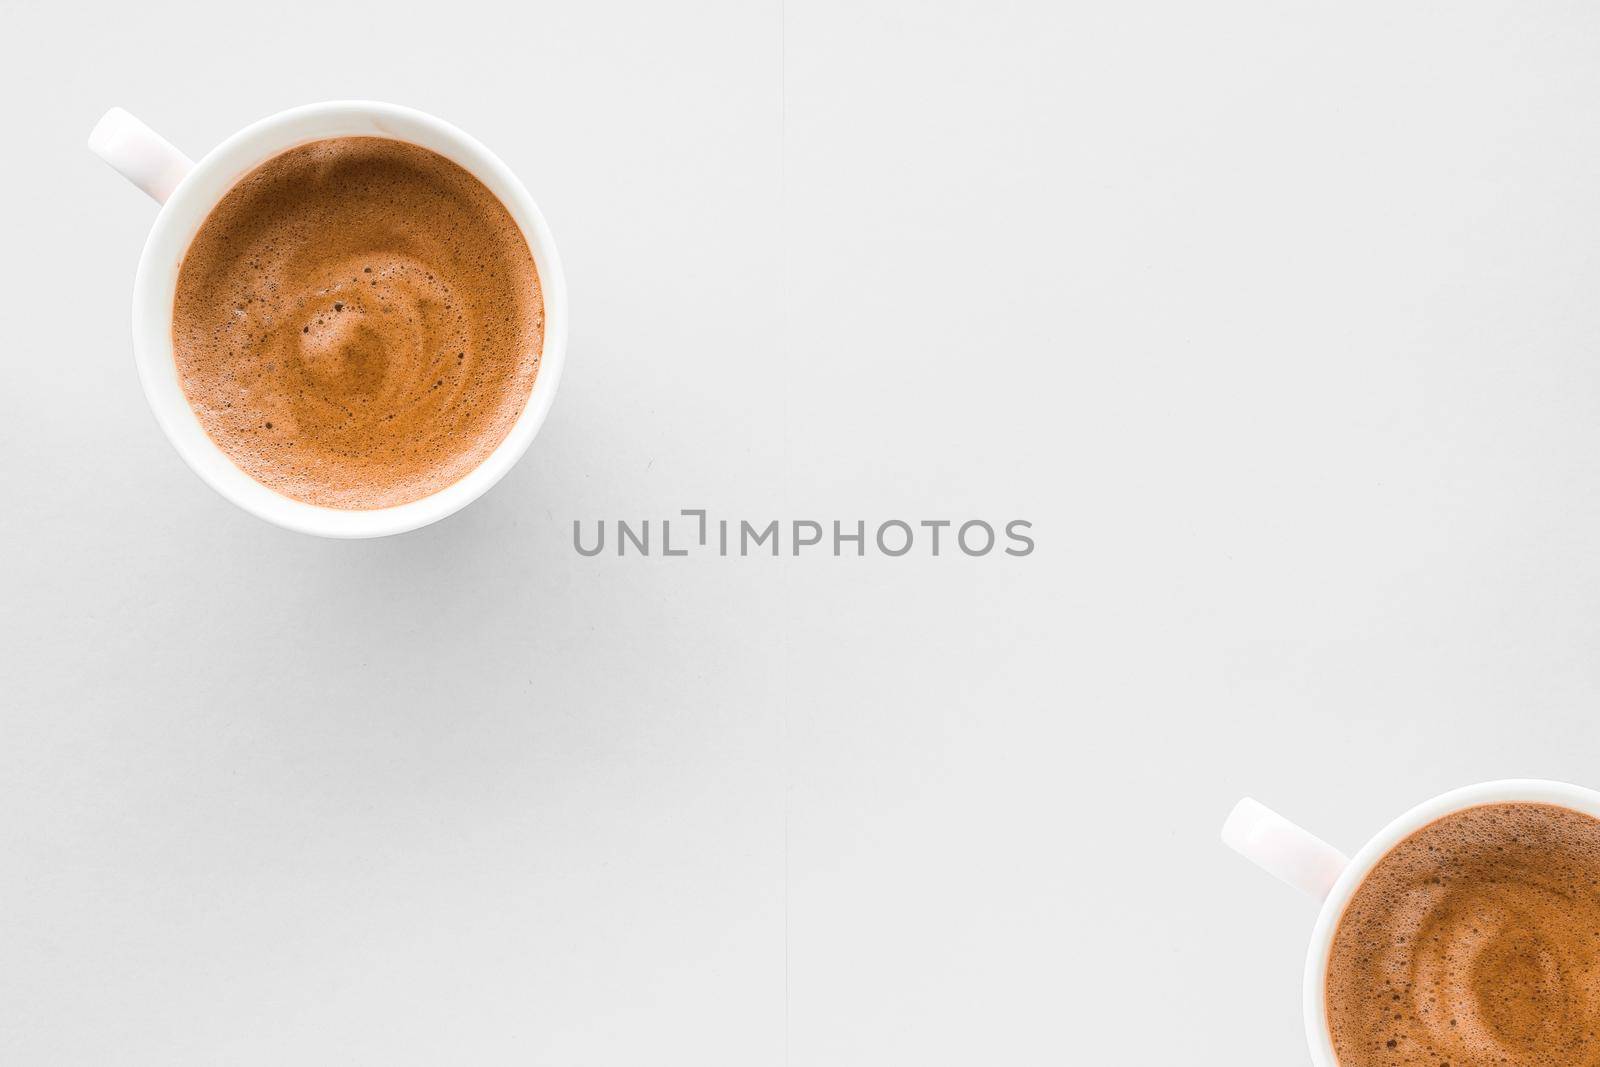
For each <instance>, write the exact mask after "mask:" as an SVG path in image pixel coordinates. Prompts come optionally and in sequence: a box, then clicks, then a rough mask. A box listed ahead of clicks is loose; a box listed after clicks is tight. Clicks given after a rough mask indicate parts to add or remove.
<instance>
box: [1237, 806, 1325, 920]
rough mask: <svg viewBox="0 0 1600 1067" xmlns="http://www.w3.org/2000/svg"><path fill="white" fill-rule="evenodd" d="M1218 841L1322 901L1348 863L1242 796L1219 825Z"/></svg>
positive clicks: (1286, 820) (1275, 813)
mask: <svg viewBox="0 0 1600 1067" xmlns="http://www.w3.org/2000/svg"><path fill="white" fill-rule="evenodd" d="M1222 841H1223V843H1224V844H1226V845H1227V846H1228V847H1229V848H1231V849H1233V850H1234V851H1235V852H1238V853H1239V854H1240V855H1241V856H1243V857H1244V858H1245V859H1248V860H1251V861H1253V862H1254V863H1255V865H1256V866H1257V867H1260V868H1261V869H1262V870H1264V871H1266V872H1267V873H1268V874H1271V875H1275V876H1276V877H1278V878H1280V879H1282V880H1283V881H1285V882H1287V883H1289V884H1290V885H1292V886H1294V887H1295V888H1296V889H1299V890H1301V891H1302V892H1305V893H1309V894H1310V895H1311V896H1313V897H1315V898H1316V899H1317V900H1318V901H1322V900H1326V899H1327V897H1328V893H1329V892H1330V891H1332V889H1333V884H1334V883H1335V882H1337V881H1338V880H1339V875H1340V874H1342V873H1344V869H1345V868H1346V867H1347V866H1349V864H1350V861H1349V859H1347V858H1346V857H1345V855H1344V853H1342V852H1340V851H1339V850H1338V849H1336V848H1334V847H1333V846H1332V845H1330V844H1328V843H1327V842H1326V841H1324V840H1322V839H1321V838H1320V837H1317V836H1315V835H1314V834H1311V833H1308V832H1306V831H1305V830H1302V829H1300V827H1298V826H1296V825H1295V824H1294V823H1292V822H1290V821H1289V820H1288V819H1285V818H1284V817H1283V816H1282V815H1279V814H1278V813H1277V812H1275V811H1273V810H1272V809H1271V808H1269V807H1267V806H1266V805H1264V804H1260V803H1258V802H1256V801H1254V800H1252V799H1250V798H1249V797H1245V798H1244V799H1243V800H1241V801H1239V803H1237V804H1235V805H1234V806H1233V811H1232V812H1231V813H1230V814H1229V815H1228V821H1227V822H1225V823H1223V824H1222Z"/></svg>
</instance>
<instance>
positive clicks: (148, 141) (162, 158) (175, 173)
mask: <svg viewBox="0 0 1600 1067" xmlns="http://www.w3.org/2000/svg"><path fill="white" fill-rule="evenodd" d="M89 151H91V152H93V153H94V154H95V155H97V156H99V157H100V158H101V159H103V160H105V161H106V162H107V163H109V164H111V165H112V166H113V167H115V168H116V170H117V172H118V173H119V174H121V175H122V176H123V177H124V178H126V179H128V180H129V181H130V182H132V183H133V184H135V185H137V186H138V187H139V188H141V189H143V190H144V191H145V192H146V193H149V194H150V196H151V197H153V198H154V199H155V201H156V203H158V204H165V203H166V202H167V197H169V196H171V195H172V190H174V189H176V188H177V187H178V183H179V182H181V181H183V179H184V176H185V175H186V174H188V173H189V172H190V171H191V170H193V169H194V161H193V160H191V159H190V158H189V157H188V156H186V155H184V154H183V153H182V152H180V151H178V150H177V149H176V148H174V147H172V143H171V142H170V141H168V140H167V139H166V138H165V137H163V136H161V135H160V134H159V133H157V132H156V131H154V130H152V129H151V128H150V127H148V126H146V125H145V124H144V123H142V122H140V121H139V120H138V119H136V118H134V117H133V116H132V115H130V114H128V113H127V112H126V111H124V110H122V109H121V108H120V107H114V108H112V109H111V110H110V111H107V112H106V113H105V114H104V115H103V116H102V117H101V119H100V121H99V122H97V123H95V127H94V130H93V131H92V132H91V133H90V134H89Z"/></svg>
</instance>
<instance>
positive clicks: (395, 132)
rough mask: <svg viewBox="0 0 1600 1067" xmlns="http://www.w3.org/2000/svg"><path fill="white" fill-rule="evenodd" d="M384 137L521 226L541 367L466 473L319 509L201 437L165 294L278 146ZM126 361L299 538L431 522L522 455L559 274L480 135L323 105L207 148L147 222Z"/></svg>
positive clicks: (531, 430)
mask: <svg viewBox="0 0 1600 1067" xmlns="http://www.w3.org/2000/svg"><path fill="white" fill-rule="evenodd" d="M362 135H366V136H380V137H390V138H393V139H396V140H402V141H407V142H410V143H412V144H418V145H421V146H422V147H424V148H428V149H431V150H432V151H435V152H439V153H440V154H441V155H444V156H446V157H447V158H449V159H451V160H453V161H454V162H456V163H458V164H460V165H461V166H462V167H464V168H466V169H467V170H468V171H469V172H471V173H472V174H473V175H474V176H475V177H477V178H478V179H479V180H480V181H482V182H483V183H484V184H485V185H486V186H488V188H489V190H490V191H491V192H493V193H494V194H495V196H496V197H498V198H499V199H500V201H501V203H503V204H504V205H505V207H506V209H507V210H508V211H509V212H510V213H511V215H512V217H513V218H514V219H515V220H516V222H517V224H518V226H519V227H521V229H522V233H523V236H524V237H525V238H526V240H527V242H528V247H529V250H530V251H531V252H532V254H533V258H534V265H535V266H536V267H537V268H538V271H539V280H540V287H541V289H542V291H543V296H544V310H545V332H544V346H543V350H542V352H541V355H540V365H539V373H538V375H537V377H536V378H535V379H534V384H533V389H532V391H531V392H530V394H529V396H528V400H527V403H526V404H524V405H523V409H522V412H521V414H519V415H518V417H517V420H516V421H515V422H514V423H513V424H512V427H511V429H510V431H509V432H508V433H507V434H506V437H505V439H504V440H503V441H501V442H500V444H499V445H498V446H497V447H496V448H495V449H494V451H493V452H491V453H490V454H489V456H488V457H486V458H485V459H484V460H483V462H482V463H480V464H479V465H478V466H477V467H475V468H474V469H473V470H472V471H470V472H468V474H467V475H466V476H464V477H463V478H461V479H460V480H459V481H457V482H455V483H453V484H452V485H449V486H446V487H445V488H444V489H441V490H439V491H438V492H436V493H433V494H431V495H429V496H426V497H423V498H422V499H420V500H415V501H411V502H410V503H406V504H399V505H396V506H393V507H387V508H376V509H370V510H362V511H356V510H343V509H337V508H325V507H320V506H317V505H315V504H308V503H306V502H304V501H299V500H294V499H291V498H289V497H286V496H283V495H282V494H280V493H277V492H275V491H273V490H271V489H269V488H267V487H266V486H265V485H263V484H261V483H260V482H257V481H256V480H255V479H253V478H251V477H250V476H249V475H248V474H246V473H245V472H244V471H242V470H240V469H239V468H238V467H237V466H235V465H234V464H233V462H232V461H231V460H230V459H228V457H227V455H226V454H225V453H224V452H223V451H222V450H221V449H220V448H218V447H217V445H216V443H215V442H214V441H212V440H211V438H210V437H209V436H208V435H207V434H206V433H205V431H204V429H203V428H202V427H201V425H200V421H199V419H198V417H197V416H196V415H195V413H194V410H193V408H191V407H190V405H189V403H188V399H187V397H185V396H184V394H183V391H182V388H181V386H179V385H178V382H177V367H176V362H175V360H174V357H173V350H172V300H173V296H174V294H175V292H176V288H177V273H178V268H179V266H180V265H181V263H182V261H183V256H184V254H185V253H186V252H187V250H188V246H189V242H190V240H192V238H193V236H194V234H195V232H196V231H197V230H198V229H199V227H200V225H201V223H202V222H204V220H205V217H206V216H207V215H208V214H209V213H210V211H211V209H212V208H213V207H214V206H215V205H216V203H217V201H218V200H220V199H221V198H222V196H223V195H225V194H226V192H227V191H228V189H231V188H232V187H233V185H234V183H235V182H237V181H238V179H239V178H241V177H243V176H244V175H245V174H246V173H248V172H249V171H250V170H252V169H254V168H255V167H256V166H259V165H260V164H261V163H263V162H265V161H266V160H268V159H270V158H271V157H272V156H274V155H277V154H278V153H280V152H283V151H286V150H288V149H290V148H293V147H295V146H296V145H299V144H304V143H307V142H309V141H315V140H321V139H323V138H326V137H338V136H362ZM133 338H134V358H135V362H136V364H137V366H138V371H139V381H140V383H141V385H142V386H143V388H144V393H145V398H146V400H147V401H148V402H149V404H150V408H151V410H152V411H153V412H154V413H155V416H156V421H157V422H158V423H159V424H160V425H161V428H162V431H163V432H164V433H165V434H166V435H167V439H168V440H169V441H171V442H172V445H173V447H174V448H176V449H177V451H178V454H179V455H180V456H182V457H183V460H184V462H185V463H187V464H188V465H189V467H190V469H192V470H193V471H194V472H195V473H196V474H198V475H199V476H200V478H201V479H202V480H203V481H204V482H205V483H206V484H207V485H209V486H211V488H212V489H214V490H216V491H217V492H218V493H219V494H221V495H222V496H223V497H224V498H225V499H227V500H229V501H231V502H233V503H234V504H237V505H238V506H239V507H241V508H243V509H244V510H246V511H248V512H250V513H251V514H254V515H257V516H259V517H260V518H263V519H265V520H267V521H268V522H271V523H274V524H275V525H278V526H281V527H284V528H285V529H290V530H295V531H298V532H301V533H309V534H316V535H319V536H323V537H335V538H363V537H382V536H386V535H389V534H397V533H404V532H406V531H408V530H414V529H417V528H418V527H421V526H426V525H428V524H429V523H433V522H437V521H438V520H440V519H442V518H445V517H446V516H448V515H451V514H453V513H455V512H456V511H459V510H460V509H461V508H463V507H465V506H466V505H467V504H469V503H471V502H472V501H473V500H476V499H477V498H478V497H480V496H482V495H483V494H484V493H485V492H487V491H488V490H489V489H490V488H491V487H492V486H493V485H494V484H495V483H496V482H498V481H499V480H500V479H501V478H502V477H504V476H505V474H506V472H507V471H509V470H510V469H511V467H512V466H514V465H515V464H516V462H517V460H518V459H520V458H522V456H523V454H524V453H525V452H527V450H528V446H529V445H530V444H532V442H533V438H534V436H535V435H536V434H537V433H538V431H539V427H540V426H541V425H543V423H544V420H545V417H546V415H547V414H548V413H549V410H550V405H551V403H552V402H553V401H554V399H555V393H556V387H557V386H558V385H559V384H560V380H561V371H562V366H563V363H564V362H565V355H566V338H567V290H566V276H565V273H564V272H563V270H562V267H561V259H560V256H559V254H558V253H557V251H556V245H555V240H554V238H553V237H552V235H551V233H550V229H549V226H548V225H547V224H546V222H545V220H544V216H543V214H542V213H541V212H540V211H539V207H538V205H537V204H536V203H535V202H534V199H533V197H532V196H531V195H530V194H529V193H528V191H527V189H526V187H524V186H523V184H522V182H521V181H520V180H519V179H518V178H517V177H516V175H515V174H513V173H512V171H511V169H510V168H509V167H507V166H506V165H505V164H504V163H503V162H501V161H500V159H499V157H497V156H495V155H494V154H493V153H492V152H490V151H489V150H488V149H487V148H485V147H484V146H483V145H482V144H481V143H479V142H478V141H477V140H475V139H474V138H472V137H471V136H469V135H468V134H466V133H464V132H463V131H461V130H460V129H458V128H456V127H455V126H452V125H451V124H449V123H447V122H445V121H444V120H442V119H439V118H435V117H434V116H432V115H429V114H427V113H425V112H421V111H417V110H415V109H413V108H408V107H402V106H400V105H398V104H389V103H383V102H380V101H372V100H331V101H325V102H323V103H316V104H307V105H304V106H301V107H295V108H290V109H288V110H286V111H280V112H278V113H277V114H275V115H270V116H268V117H267V118H264V119H261V120H259V121H257V122H255V123H252V124H251V125H249V126H246V127H245V128H243V129H242V130H240V131H239V132H238V133H235V134H234V135H233V136H231V137H229V138H227V139H226V140H225V141H223V142H222V143H221V144H219V145H217V146H216V147H215V148H213V149H212V150H211V151H210V152H208V153H206V154H205V155H204V156H203V157H202V158H201V159H200V160H199V161H198V162H197V163H196V164H195V165H194V168H193V169H192V170H190V171H189V173H188V174H187V175H186V176H185V177H184V178H183V180H182V181H181V182H180V183H179V184H178V185H177V187H176V188H175V189H174V190H173V192H172V195H171V196H170V197H168V198H167V201H166V203H165V204H164V205H163V206H162V209H161V211H160V213H159V214H158V215H157V216H156V220H155V222H154V224H153V225H152V226H151V228H150V235H149V237H148V238H147V239H146V241H145V246H144V252H143V253H142V255H141V256H140V258H139V269H138V274H137V276H136V278H135V280H134V290H133Z"/></svg>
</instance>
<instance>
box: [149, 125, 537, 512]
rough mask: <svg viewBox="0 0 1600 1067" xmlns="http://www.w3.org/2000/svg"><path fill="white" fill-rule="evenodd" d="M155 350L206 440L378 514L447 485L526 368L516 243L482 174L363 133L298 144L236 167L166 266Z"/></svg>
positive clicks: (515, 403) (528, 313) (291, 491)
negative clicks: (167, 360) (176, 265)
mask: <svg viewBox="0 0 1600 1067" xmlns="http://www.w3.org/2000/svg"><path fill="white" fill-rule="evenodd" d="M172 339H173V350H174V354H175V356H176V359H177V366H178V376H179V380H180V381H181V382H182V385H183V390H184V393H185V394H186V395H187V397H188V399H189V403H190V406H191V407H193V409H194V412H195V414H196V416H197V417H198V418H199V420H200V423H201V425H202V426H203V427H204V428H205V430H206V433H207V434H208V435H209V436H210V437H211V439H212V440H213V441H215V442H216V444H217V445H218V447H220V448H221V449H222V450H223V452H225V453H226V454H227V455H228V456H229V458H230V459H232V460H233V462H234V463H235V464H237V465H238V466H239V467H240V468H241V469H242V470H244V471H245V472H246V473H247V474H249V475H250V476H251V477H253V478H255V479H256V480H257V481H259V482H261V483H263V484H264V485H266V486H268V487H270V488H272V489H274V490H276V491H278V492H280V493H282V494H284V495H285V496H289V497H293V498H294V499H296V500H302V501H306V502H308V503H312V504H320V505H323V506H325V507H334V508H350V509H364V508H381V507H390V506H393V505H397V504H403V503H407V502H409V501H412V500H418V499H420V498H422V497H425V496H428V495H430V494H432V493H435V492H438V491H439V490H440V489H443V488H444V487H446V486H448V485H450V484H451V483H453V482H455V481H457V480H459V479H460V478H462V477H463V476H465V475H466V474H467V473H468V472H470V471H471V470H472V469H473V468H474V467H476V466H477V465H478V464H479V463H481V462H482V461H483V460H484V459H486V458H487V457H488V455H489V454H490V453H491V452H493V451H494V449H495V447H496V446H497V445H499V444H500V442H501V441H502V440H504V439H505V436H506V434H507V433H509V432H510V430H511V426H512V424H513V423H515V422H516V419H517V416H518V415H519V414H521V411H522V408H523V406H524V405H525V404H526V403H527V400H528V396H529V393H530V392H531V391H532V389H533V383H534V378H535V377H536V375H537V374H538V370H539V354H540V349H541V347H542V345H543V339H544V304H543V298H542V294H541V291H540V287H539V274H538V270H537V269H536V268H535V266H534V262H533V256H532V254H531V253H530V252H529V250H528V244H527V241H526V239H525V238H524V237H523V235H522V231H521V230H520V229H519V228H518V226H517V224H516V221H515V220H514V219H512V217H511V215H510V213H509V212H508V211H507V210H506V208H505V206H504V205H503V204H501V203H500V201H499V200H498V199H497V198H496V197H495V196H494V194H493V193H491V192H490V191H489V190H488V189H487V188H486V187H485V186H484V185H483V183H482V182H480V181H478V179H477V178H475V177H473V176H472V175H471V174H470V173H468V172H467V171H466V170H465V169H463V168H462V167H460V166H458V165H457V164H455V163H453V162H451V161H450V160H448V159H446V158H445V157H443V156H441V155H438V154H436V153H434V152H431V151H429V150H427V149H425V148H421V147H419V146H417V145H412V144H407V143H405V142H401V141H394V140H389V139H387V138H380V137H341V138H334V139H330V140H324V141H316V142H313V143H311V144H306V145H301V146H299V147H297V148H293V149H290V150H289V151H287V152H284V153H282V154H281V155H278V156H275V157H274V158H272V159H270V160H268V161H267V162H266V163H264V164H262V165H261V166H259V167H257V168H256V169H255V170H253V171H251V172H250V173H249V174H247V175H246V176H245V177H244V178H243V179H241V180H240V181H239V182H238V183H237V184H236V185H235V186H234V187H233V188H232V189H231V190H229V192H228V194H227V195H226V196H225V197H224V198H223V199H222V200H221V201H220V202H219V203H218V204H217V206H216V207H215V208H214V209H212V211H211V214H210V215H209V216H208V217H207V218H206V220H205V222H204V223H203V224H202V226H201V227H200V230H199V232H198V233H197V234H196V235H195V238H194V240H193V242H192V243H191V244H190V246H189V249H188V251H187V253H186V254H185V256H184V260H183V265H182V267H181V269H180V270H179V275H178V288H177V296H176V299H175V301H174V305H173V326H172Z"/></svg>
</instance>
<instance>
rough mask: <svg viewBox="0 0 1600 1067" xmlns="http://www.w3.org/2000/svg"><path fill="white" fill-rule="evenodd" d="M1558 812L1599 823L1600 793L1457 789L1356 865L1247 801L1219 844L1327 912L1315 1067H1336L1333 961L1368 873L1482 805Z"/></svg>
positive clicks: (1360, 855) (1318, 970) (1318, 947)
mask: <svg viewBox="0 0 1600 1067" xmlns="http://www.w3.org/2000/svg"><path fill="white" fill-rule="evenodd" d="M1517 802H1521V803H1530V804H1555V805H1558V806H1560V807H1563V808H1571V809H1572V810H1574V811H1581V812H1583V813H1585V814H1587V815H1592V816H1594V817H1595V818H1597V819H1600V793H1597V792H1595V791H1594V790H1592V789H1584V788H1582V787H1581V786H1576V785H1568V784H1566V783H1565V782H1546V781H1540V780H1537V779H1531V778H1519V779H1507V780H1505V781H1500V782H1484V783H1483V784H1481V785H1469V786H1467V787H1465V788H1463V789H1456V790H1453V791H1451V792H1449V793H1446V794H1444V795H1443V796H1438V797H1434V798H1433V799H1432V800H1429V801H1426V802H1424V803H1422V804H1418V805H1417V806H1416V807H1414V808H1412V809H1411V810H1410V811H1408V812H1406V813H1405V814H1404V815H1402V816H1400V817H1399V818H1398V819H1396V820H1394V822H1392V823H1390V824H1389V825H1388V826H1385V827H1384V828H1383V829H1382V830H1380V831H1378V834H1377V836H1375V837H1374V838H1373V839H1372V840H1370V841H1368V842H1367V843H1366V844H1365V845H1364V846H1362V848H1361V851H1359V852H1357V853H1356V854H1355V856H1354V858H1351V859H1346V858H1345V856H1344V855H1343V854H1342V853H1341V852H1340V851H1339V850H1338V849H1336V848H1334V847H1333V846H1332V845H1329V844H1327V843H1326V842H1324V841H1322V840H1321V839H1320V838H1318V837H1315V836H1313V835H1312V834H1310V833H1307V832H1306V831H1305V830H1302V829H1301V828H1300V827H1298V826H1296V825H1295V824H1294V823H1292V822H1290V821H1289V820H1288V819H1285V818H1284V817H1283V816H1281V815H1279V814H1277V813H1276V812H1274V811H1272V810H1271V809H1269V808H1267V807H1264V806H1263V805H1261V804H1259V803H1257V802H1256V801H1254V800H1251V799H1250V798H1248V797H1246V798H1245V799H1243V800H1241V801H1239V803H1238V804H1236V805H1235V806H1234V809H1233V812H1232V813H1231V814H1230V815H1229V816H1228V819H1227V822H1225V823H1224V824H1223V827H1222V840H1223V841H1224V842H1226V843H1227V844H1228V845H1229V846H1230V847H1232V848H1233V849H1235V850H1237V851H1238V852H1239V853H1241V854H1242V855H1244V856H1245V857H1246V858H1248V859H1251V860H1254V861H1255V862H1256V864H1257V865H1258V866H1260V867H1261V868H1262V869H1263V870H1265V871H1267V872H1268V873H1269V874H1273V875H1276V876H1277V877H1278V878H1281V879H1282V880H1283V881H1285V882H1287V883H1289V884H1290V885H1292V886H1294V887H1295V888H1296V889H1301V890H1304V891H1305V892H1306V893H1309V894H1310V895H1311V896H1313V897H1315V898H1316V899H1317V900H1318V901H1320V902H1321V904H1322V911H1321V912H1319V913H1318V915H1317V925H1316V926H1315V927H1314V928H1313V929H1312V932H1311V946H1310V948H1309V949H1307V951H1306V969H1305V1021H1306V1038H1307V1039H1308V1040H1309V1041H1310V1043H1311V1059H1312V1061H1313V1062H1314V1063H1315V1064H1316V1065H1317V1067H1338V1063H1339V1061H1338V1060H1337V1059H1336V1058H1335V1057H1334V1054H1333V1039H1332V1036H1331V1035H1330V1034H1329V1033H1328V1016H1327V1010H1326V1007H1325V1002H1326V997H1327V978H1328V953H1329V952H1330V951H1332V949H1333V935H1334V931H1335V930H1336V929H1337V928H1338V925H1339V919H1340V917H1341V916H1343V915H1344V909H1345V905H1346V904H1348V903H1349V902H1350V898H1351V897H1352V896H1353V895H1354V894H1355V891H1356V888H1357V887H1358V886H1360V885H1361V882H1362V880H1363V879H1365V878H1366V877H1367V874H1368V872H1370V871H1371V870H1372V868H1373V867H1374V866H1375V865H1376V864H1377V862H1378V861H1379V860H1381V859H1382V858H1383V857H1384V856H1386V855H1387V854H1388V853H1389V850H1390V849H1392V848H1394V846H1396V845H1398V844H1399V843H1400V842H1401V841H1402V840H1404V839H1405V838H1407V837H1409V836H1410V835H1411V834H1413V833H1415V832H1416V831H1418V830H1420V829H1422V828H1423V827H1424V826H1426V825H1428V824H1429V823H1431V822H1433V821H1434V820H1436V819H1441V818H1443V817H1444V816H1446V815H1449V814H1450V813H1451V812H1456V811H1460V810H1462V809H1463V808H1472V807H1477V806H1478V805H1480V804H1505V803H1517Z"/></svg>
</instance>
